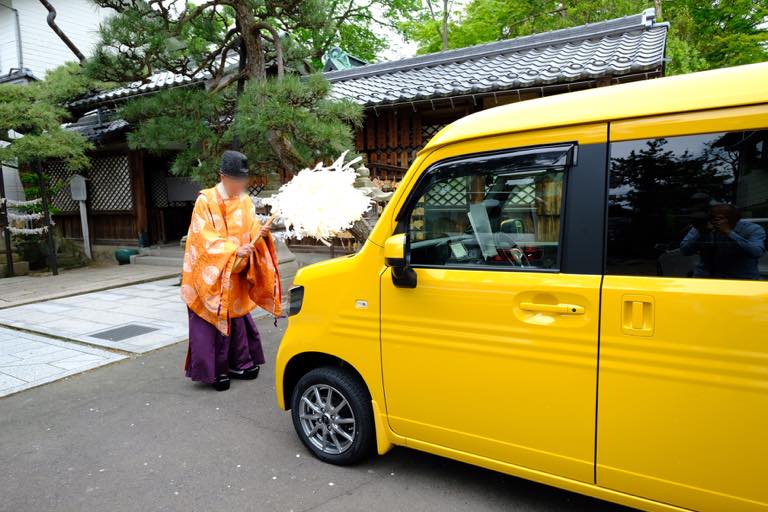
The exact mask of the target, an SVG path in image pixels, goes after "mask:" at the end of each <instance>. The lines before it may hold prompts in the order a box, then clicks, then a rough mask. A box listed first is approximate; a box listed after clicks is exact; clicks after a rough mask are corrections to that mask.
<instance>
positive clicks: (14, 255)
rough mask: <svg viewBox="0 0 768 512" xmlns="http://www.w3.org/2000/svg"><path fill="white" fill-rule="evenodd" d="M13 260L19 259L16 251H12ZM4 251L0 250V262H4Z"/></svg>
mask: <svg viewBox="0 0 768 512" xmlns="http://www.w3.org/2000/svg"><path fill="white" fill-rule="evenodd" d="M11 254H12V255H13V261H21V256H20V255H19V253H17V252H12V253H11ZM5 261H6V260H5V251H3V250H0V263H5Z"/></svg>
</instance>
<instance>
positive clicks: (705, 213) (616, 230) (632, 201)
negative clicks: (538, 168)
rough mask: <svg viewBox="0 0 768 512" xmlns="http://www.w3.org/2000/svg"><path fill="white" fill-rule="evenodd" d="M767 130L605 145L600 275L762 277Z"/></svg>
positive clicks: (767, 267) (767, 264)
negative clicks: (604, 246) (605, 240)
mask: <svg viewBox="0 0 768 512" xmlns="http://www.w3.org/2000/svg"><path fill="white" fill-rule="evenodd" d="M766 227H768V131H767V130H759V131H746V132H728V133H714V134H704V135H690V136H682V137H666V138H658V139H646V140H633V141H626V142H617V143H613V144H611V160H610V187H609V201H608V250H607V264H606V273H608V274H618V275H642V276H664V277H697V278H720V279H766V278H768V256H766V252H765V238H766V231H765V229H766Z"/></svg>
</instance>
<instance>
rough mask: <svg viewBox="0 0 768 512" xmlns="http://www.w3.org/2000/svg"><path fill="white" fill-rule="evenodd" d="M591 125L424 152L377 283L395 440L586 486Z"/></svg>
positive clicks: (592, 298) (597, 140)
mask: <svg viewBox="0 0 768 512" xmlns="http://www.w3.org/2000/svg"><path fill="white" fill-rule="evenodd" d="M606 133H607V127H606V125H604V124H597V125H589V126H580V127H572V128H567V129H559V130H547V131H544V132H539V133H534V134H525V135H510V136H505V137H495V138H492V139H488V138H486V139H481V140H476V141H471V142H465V143H461V144H458V145H452V146H449V147H444V148H441V149H438V150H436V151H435V152H433V153H432V154H431V155H430V156H429V157H428V158H427V160H426V161H425V164H424V167H425V168H426V170H425V171H424V172H422V173H421V174H420V176H419V177H418V179H414V181H415V184H411V185H409V186H410V187H411V190H410V191H409V193H408V194H407V198H406V199H404V202H403V203H402V204H401V205H400V209H399V214H398V217H397V219H398V228H397V229H396V230H395V231H396V232H401V233H407V236H408V238H409V249H408V251H409V252H408V256H409V258H410V268H411V269H412V270H413V276H414V277H415V281H413V282H403V281H398V280H395V281H397V282H395V281H393V275H392V270H391V269H387V270H386V271H385V272H384V273H383V274H382V276H381V347H382V367H383V382H384V388H385V395H386V407H387V414H388V418H389V422H390V426H391V428H392V429H393V430H394V432H396V433H397V434H399V435H402V436H404V437H405V438H407V439H408V441H407V442H413V441H416V442H420V443H427V444H431V445H433V446H438V447H443V448H446V449H449V450H451V451H452V453H454V454H458V453H468V454H473V455H476V456H480V457H486V458H489V459H493V460H497V461H503V462H506V463H511V464H516V465H520V466H524V467H526V468H530V469H535V470H539V471H545V472H549V473H554V474H557V475H561V476H565V477H569V478H573V479H577V480H580V481H584V482H593V481H594V435H595V432H594V428H595V399H596V385H597V383H596V376H597V368H596V365H597V336H598V325H599V314H600V304H599V288H600V281H601V275H600V274H601V270H602V257H603V251H602V243H603V239H602V234H603V205H602V204H601V203H600V202H599V201H595V198H594V191H595V189H596V188H597V189H598V190H603V191H604V190H605V158H606V144H605V141H606Z"/></svg>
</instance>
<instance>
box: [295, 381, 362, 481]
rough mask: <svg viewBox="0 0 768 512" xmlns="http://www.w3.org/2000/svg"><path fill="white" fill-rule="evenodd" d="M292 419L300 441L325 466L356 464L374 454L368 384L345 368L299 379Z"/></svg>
mask: <svg viewBox="0 0 768 512" xmlns="http://www.w3.org/2000/svg"><path fill="white" fill-rule="evenodd" d="M291 415H292V417H293V426H294V428H295V429H296V433H297V434H298V435H299V438H300V439H301V441H302V442H303V443H304V445H306V447H307V448H309V449H310V451H312V453H313V454H314V455H315V456H316V457H317V458H318V459H320V460H322V461H324V462H329V463H331V464H337V465H342V466H345V465H350V464H355V463H358V462H360V461H361V460H363V459H364V458H366V457H367V456H368V455H369V454H370V453H371V452H372V450H373V447H374V442H375V437H374V435H375V434H374V425H373V413H372V411H371V398H370V395H369V394H368V390H367V389H366V387H365V384H363V383H362V382H361V381H360V379H359V378H358V377H357V376H356V375H354V374H352V372H349V371H347V370H344V369H343V368H336V367H322V368H316V369H314V370H311V371H309V372H307V373H306V374H305V375H304V376H303V377H302V378H301V379H299V382H298V383H297V384H296V387H295V388H294V390H293V395H292V397H291Z"/></svg>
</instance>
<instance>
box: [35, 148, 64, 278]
mask: <svg viewBox="0 0 768 512" xmlns="http://www.w3.org/2000/svg"><path fill="white" fill-rule="evenodd" d="M35 172H36V173H37V179H38V183H39V184H40V197H41V199H42V201H43V219H44V220H45V225H46V227H47V228H48V229H46V233H47V234H48V267H50V269H51V272H52V273H53V275H55V276H57V275H59V262H58V260H57V258H56V244H55V243H54V241H53V229H51V228H52V226H51V212H50V211H49V210H48V186H47V184H46V183H45V176H44V175H43V166H42V165H40V161H39V160H37V161H35Z"/></svg>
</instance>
